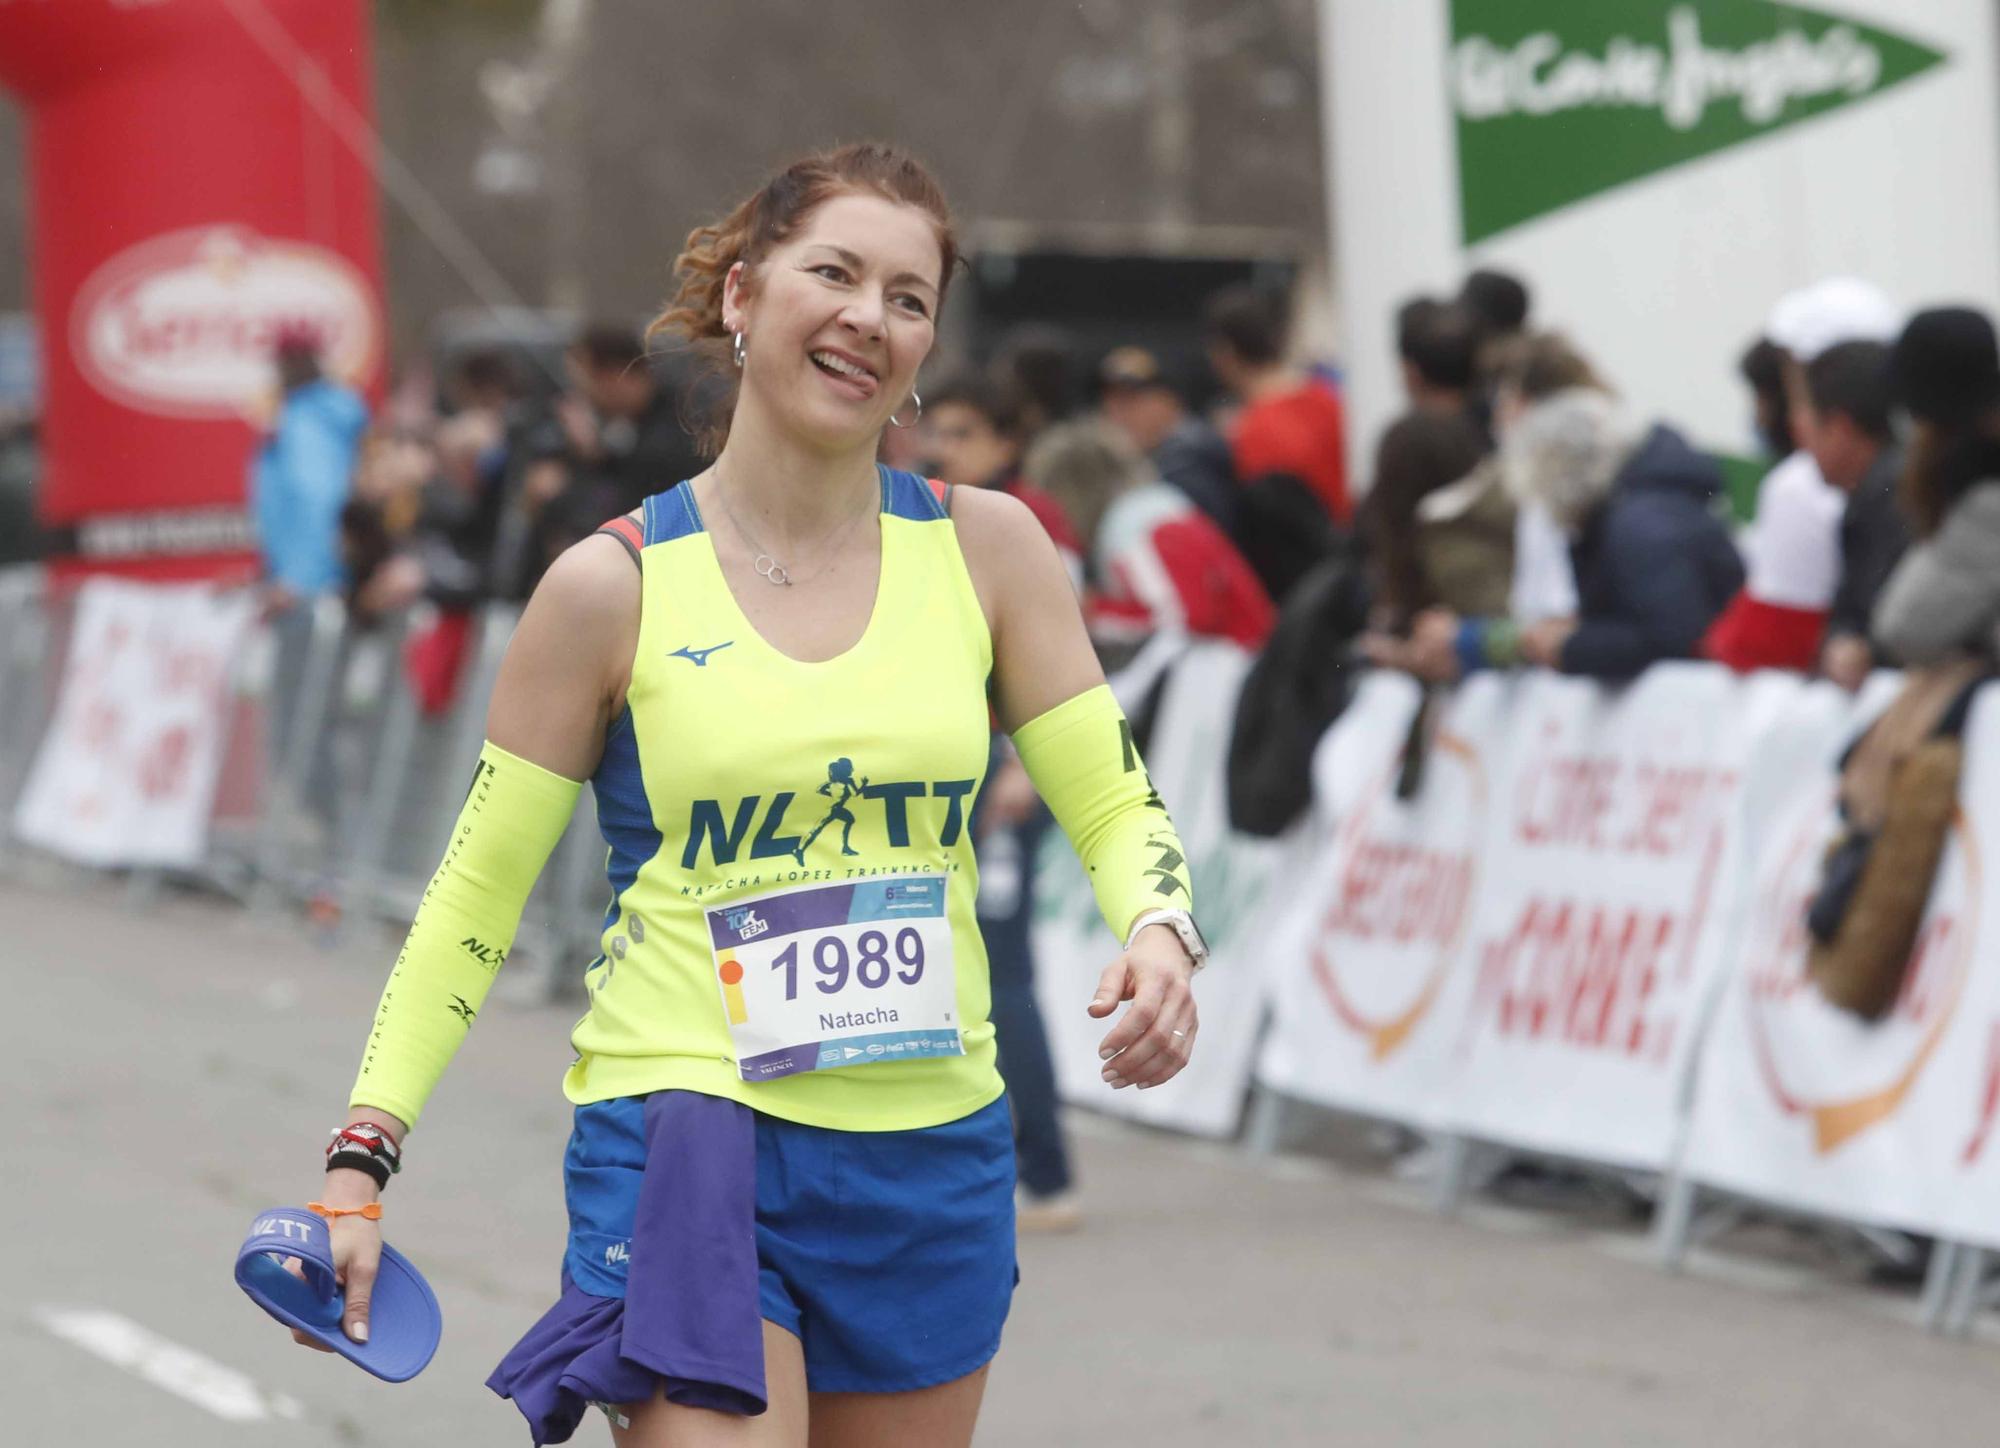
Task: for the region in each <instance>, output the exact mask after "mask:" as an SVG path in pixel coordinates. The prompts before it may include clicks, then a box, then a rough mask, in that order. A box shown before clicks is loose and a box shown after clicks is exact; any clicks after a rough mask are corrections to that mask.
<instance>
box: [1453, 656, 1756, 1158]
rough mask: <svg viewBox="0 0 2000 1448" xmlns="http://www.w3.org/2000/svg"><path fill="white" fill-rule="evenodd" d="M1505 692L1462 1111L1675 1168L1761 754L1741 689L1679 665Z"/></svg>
mask: <svg viewBox="0 0 2000 1448" xmlns="http://www.w3.org/2000/svg"><path fill="white" fill-rule="evenodd" d="M1513 687H1514V689H1515V690H1516V692H1515V694H1514V697H1513V698H1512V699H1510V700H1509V701H1507V704H1506V706H1505V708H1506V716H1507V719H1508V727H1509V732H1510V734H1511V737H1512V741H1513V744H1512V748H1511V749H1510V750H1509V751H1508V753H1509V758H1508V759H1507V761H1506V762H1505V764H1504V765H1502V766H1501V767H1499V768H1498V769H1497V770H1496V771H1495V774H1496V778H1495V788H1494V796H1495V802H1494V806H1493V808H1492V810H1491V811H1490V812H1489V814H1488V818H1487V826H1486V836H1485V848H1484V852H1483V853H1484V857H1485V869H1486V874H1485V876H1484V880H1483V883H1482V885H1481V888H1480V891H1479V902H1478V909H1477V914H1476V916H1475V920H1474V924H1473V927H1472V936H1471V941H1470V944H1469V946H1468V955H1469V958H1468V961H1467V968H1468V969H1469V970H1470V971H1471V972H1472V973H1473V976H1474V984H1473V989H1472V998H1471V1002H1470V1005H1469V1007H1468V1010H1467V1014H1466V1018H1465V1025H1464V1038H1463V1043H1462V1045H1461V1047H1460V1055H1459V1060H1458V1065H1457V1070H1456V1073H1455V1077H1456V1079H1455V1082H1454V1088H1453V1091H1452V1093H1451V1104H1450V1107H1449V1109H1448V1110H1447V1112H1446V1116H1445V1124H1446V1125H1447V1126H1449V1127H1451V1128H1453V1129H1455V1130H1458V1131H1462V1132H1465V1133H1467V1134H1469V1135H1472V1136H1476V1137H1481V1138H1485V1139H1489V1140H1494V1141H1500V1142H1508V1143H1512V1144H1515V1145H1519V1146H1524V1147H1530V1148H1534V1149H1539V1150H1544V1151H1550V1152H1557V1153H1561V1154H1564V1155H1571V1156H1578V1157H1583V1158H1587V1159H1590V1160H1595V1161H1604V1162H1611V1163H1616V1164H1619V1165H1623V1166H1630V1167H1641V1168H1645V1167H1651V1168H1658V1167H1663V1166H1665V1165H1666V1163H1667V1160H1668V1157H1669V1155H1670V1154H1671V1152H1672V1149H1673V1147H1674V1145H1675V1138H1676V1132H1675V1123H1676V1121H1677V1113H1678V1097H1679V1094H1680V1090H1681V1085H1682V1082H1683V1080H1684V1078H1685V1074H1686V1071H1687V1069H1688V1065H1689V1062H1690V1061H1691V1060H1692V1058H1693V1053H1694V1049H1695V1046H1696V1044H1697V1042H1698V1040H1699V1035H1700V1028H1701V1023H1702V1021H1701V1018H1702V1010H1703V1006H1704V1003H1705V999H1706V994H1707V988H1708V983H1709V976H1708V971H1707V969H1706V967H1708V966H1709V965H1710V964H1711V963H1712V962H1713V961H1714V960H1715V958H1716V957H1715V953H1714V952H1713V951H1710V950H1704V948H1703V946H1704V940H1705V936H1706V934H1707V932H1708V931H1709V930H1710V929H1711V928H1712V927H1713V917H1714V914H1715V910H1716V905H1717V899H1718V896H1719V894H1720V893H1721V885H1722V882H1723V881H1724V880H1725V879H1726V878H1727V874H1726V867H1727V865H1728V863H1729V859H1730V850H1729V843H1730V838H1729V837H1730V826H1731V824H1732V823H1733V821H1734V818H1735V804H1736V794H1737V791H1738V789H1739V788H1740V787H1741V783H1742V776H1743V766H1744V756H1745V750H1746V748H1747V745H1746V742H1745V739H1744V730H1743V728H1742V724H1743V716H1742V714H1741V712H1740V711H1739V709H1738V708H1737V707H1736V706H1737V705H1738V703H1739V692H1738V691H1739V689H1740V687H1741V686H1740V683H1739V681H1738V680H1736V679H1735V678H1734V677H1732V676H1731V675H1729V674H1728V673H1726V672H1725V671H1723V670H1721V669H1717V668H1713V667H1710V666H1706V665H1680V664H1666V665H1660V666H1657V667H1655V668H1653V669H1651V670H1649V671H1648V672H1647V673H1646V674H1645V675H1643V676H1642V677H1641V678H1640V679H1638V680H1637V681H1636V682H1634V683H1633V684H1631V685H1630V686H1628V687H1626V688H1624V689H1621V690H1607V689H1605V688H1603V687H1602V686H1600V685H1598V684H1595V683H1593V682H1591V681H1589V680H1584V679H1567V678H1560V677H1557V676H1554V675H1549V674H1535V675H1530V676H1526V677H1523V678H1520V679H1518V680H1516V681H1515V682H1514V685H1513Z"/></svg>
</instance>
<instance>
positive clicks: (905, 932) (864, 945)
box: [771, 925, 924, 1001]
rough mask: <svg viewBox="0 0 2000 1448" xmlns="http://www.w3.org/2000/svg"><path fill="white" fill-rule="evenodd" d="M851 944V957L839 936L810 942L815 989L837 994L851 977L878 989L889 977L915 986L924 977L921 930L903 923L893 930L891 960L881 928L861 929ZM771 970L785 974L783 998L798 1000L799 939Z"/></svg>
mask: <svg viewBox="0 0 2000 1448" xmlns="http://www.w3.org/2000/svg"><path fill="white" fill-rule="evenodd" d="M854 947H855V953H854V955H853V956H852V958H850V956H849V953H848V949H847V942H846V941H845V940H844V939H842V938H841V937H840V936H838V935H822V936H820V937H819V939H817V940H815V941H814V942H813V946H812V967H813V969H814V971H816V972H817V973H818V979H816V980H815V981H814V982H813V987H814V989H816V990H818V991H820V992H821V993H822V994H825V995H839V994H840V993H841V992H842V991H843V990H845V989H847V985H848V982H849V981H850V980H851V981H853V982H854V983H855V984H857V985H859V986H860V987H861V988H862V989H864V990H880V989H882V987H883V986H885V985H887V984H888V983H889V982H890V981H891V980H898V981H901V982H902V983H903V984H904V985H915V984H916V983H917V982H918V981H920V980H922V979H923V978H924V936H923V932H922V931H920V930H913V929H911V928H910V927H909V926H907V925H906V926H904V927H903V928H902V929H901V930H898V931H897V932H896V940H895V959H894V960H891V959H890V955H889V951H890V944H889V937H888V936H887V935H885V934H884V933H883V932H881V931H880V930H864V931H863V932H862V933H861V936H860V938H859V939H858V940H856V941H855V942H854ZM771 969H773V970H781V971H783V972H784V973H785V999H786V1000H788V1001H789V1000H797V999H798V995H799V942H798V941H796V940H794V941H792V942H791V943H789V944H788V945H786V946H785V948H784V949H783V950H781V951H779V952H778V958H777V959H776V960H774V961H772V962H771Z"/></svg>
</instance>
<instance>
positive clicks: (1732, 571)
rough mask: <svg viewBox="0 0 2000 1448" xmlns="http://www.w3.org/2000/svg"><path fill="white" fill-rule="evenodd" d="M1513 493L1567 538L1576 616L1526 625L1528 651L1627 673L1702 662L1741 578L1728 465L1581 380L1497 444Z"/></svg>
mask: <svg viewBox="0 0 2000 1448" xmlns="http://www.w3.org/2000/svg"><path fill="white" fill-rule="evenodd" d="M1501 471H1502V476H1503V477H1504V478H1506V480H1507V484H1508V488H1509V491H1511V492H1513V493H1514V495H1515V496H1516V497H1517V498H1519V499H1521V500H1523V501H1539V502H1541V503H1542V505H1543V506H1544V507H1546V508H1547V509H1548V510H1549V513H1550V515H1551V516H1552V517H1554V519H1555V520H1556V522H1557V524H1558V525H1559V526H1561V527H1562V528H1563V530H1564V531H1565V532H1566V533H1567V534H1568V535H1569V539H1570V562H1571V565H1572V566H1573V568H1574V570H1575V573H1576V591H1577V614H1576V617H1575V618H1574V619H1551V620H1547V621H1545V622H1542V623H1539V624H1533V625H1530V626H1529V627H1528V628H1526V629H1525V630H1523V631H1522V633H1521V636H1520V652H1521V657H1522V659H1523V660H1524V661H1525V662H1527V663H1531V664H1541V665H1543V666H1544V667H1547V668H1551V669H1558V670H1560V671H1562V672H1563V673H1566V674H1584V675H1588V676H1590V677H1593V678H1600V679H1626V678H1630V677H1632V676H1633V675H1634V674H1637V673H1639V672H1640V671H1641V670H1643V669H1644V668H1646V666H1647V665H1649V664H1654V663H1658V662H1659V661H1660V660H1662V659H1688V658H1694V657H1696V655H1697V652H1698V646H1699V644H1700V642H1701V638H1702V635H1703V634H1704V633H1706V632H1707V630H1708V626H1709V624H1710V623H1711V622H1713V621H1714V619H1715V617H1716V615H1717V614H1719V613H1720V612H1721V611H1722V610H1723V608H1724V607H1725V606H1727V604H1728V602H1729V600H1730V599H1731V598H1732V597H1733V596H1734V595H1735V593H1736V590H1737V589H1738V588H1740V587H1741V586H1742V584H1743V560H1742V557H1741V555H1739V554H1738V553H1737V551H1736V545H1735V543H1734V542H1732V541H1731V539H1730V537H1729V531H1728V529H1727V528H1726V527H1725V526H1724V525H1723V522H1722V520H1721V518H1720V516H1719V515H1718V514H1717V512H1716V503H1717V500H1718V499H1719V498H1720V497H1721V495H1722V487H1723V482H1722V472H1721V469H1720V468H1718V467H1717V466H1716V463H1715V460H1714V459H1713V458H1711V457H1709V456H1707V455H1706V454H1704V453H1699V452H1696V451H1695V450H1694V448H1692V447H1691V446H1689V445H1688V442H1687V440H1686V439H1685V438H1683V437H1682V436H1681V435H1680V434H1679V433H1678V432H1676V431H1674V429H1673V428H1671V427H1667V426H1665V425H1664V424H1660V423H1655V424H1653V425H1652V426H1651V427H1648V428H1644V429H1640V428H1637V427H1635V426H1634V425H1633V424H1632V422H1631V421H1630V419H1629V418H1628V417H1627V415H1626V414H1625V413H1624V412H1623V411H1622V410H1621V409H1620V408H1619V406H1618V403H1617V401H1616V400H1615V399H1614V398H1612V397H1611V396H1610V395H1609V394H1607V393H1604V392H1601V391H1598V390H1596V389H1593V388H1573V389H1570V390H1568V391H1564V392H1559V393H1557V394H1555V395H1554V396H1553V397H1550V398H1547V399H1546V400H1544V401H1542V402H1540V403H1537V404H1536V405H1535V406H1534V407H1533V408H1531V409H1530V410H1529V411H1528V412H1527V413H1525V414H1524V415H1523V416H1522V417H1520V418H1519V419H1518V420H1517V421H1516V422H1515V424H1514V425H1513V427H1512V428H1510V430H1509V433H1508V436H1507V439H1506V441H1505V443H1504V444H1503V446H1502V450H1501Z"/></svg>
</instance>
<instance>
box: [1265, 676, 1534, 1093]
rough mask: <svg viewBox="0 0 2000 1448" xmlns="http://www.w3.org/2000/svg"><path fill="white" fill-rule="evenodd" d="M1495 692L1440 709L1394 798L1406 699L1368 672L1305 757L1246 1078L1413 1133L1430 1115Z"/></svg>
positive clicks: (1482, 825)
mask: <svg viewBox="0 0 2000 1448" xmlns="http://www.w3.org/2000/svg"><path fill="white" fill-rule="evenodd" d="M1507 696H1508V688H1507V685H1506V684H1505V682H1504V681H1503V680H1501V679H1498V678H1494V677H1490V676H1489V677H1484V678H1476V679H1474V680H1473V681H1472V682H1471V683H1469V684H1467V685H1466V686H1464V687H1463V688H1462V689H1461V690H1459V691H1458V692H1457V694H1456V696H1440V697H1439V700H1438V707H1439V709H1440V710H1441V718H1440V720H1439V722H1438V725H1437V727H1436V729H1435V731H1434V732H1432V733H1431V736H1430V739H1429V742H1428V748H1427V752H1426V756H1425V763H1424V768H1423V774H1422V778H1421V781H1420V786H1419V788H1417V790H1416V791H1415V792H1414V794H1413V795H1412V797H1411V798H1409V799H1408V800H1404V799H1400V798H1398V794H1397V784H1398V780H1399V777H1400V775H1401V766H1402V762H1403V754H1404V744H1405V741H1406V740H1407V739H1408V737H1409V733H1410V725H1411V721H1412V719H1413V718H1414V716H1415V714H1416V711H1417V707H1418V704H1419V702H1420V697H1421V696H1420V694H1419V691H1418V688H1417V686H1416V685H1415V684H1414V683H1413V682H1412V681H1411V680H1410V679H1408V678H1407V677H1404V676H1402V675H1397V674H1386V673H1377V674H1371V675H1370V676H1368V677H1367V678H1366V679H1364V680H1363V681H1362V683H1361V686H1360V688H1359V689H1358V690H1357V691H1356V693H1355V697H1354V699H1353V701H1352V702H1351V703H1350V704H1349V705H1348V707H1347V709H1346V711H1345V712H1344V713H1343V714H1342V715H1341V717H1340V719H1339V721H1338V722H1337V723H1335V725H1334V726H1333V728H1332V729H1331V730H1329V731H1328V733H1327V736H1326V739H1325V740H1324V742H1323V743H1322V744H1321V746H1320V749H1319V752H1318V755H1317V757H1316V759H1315V769H1314V774H1315V791H1314V793H1315V809H1314V819H1313V828H1312V837H1311V843H1312V846H1313V848H1312V851H1311V853H1310V856H1309V858H1308V859H1306V860H1305V861H1304V862H1303V863H1302V865H1301V867H1300V868H1298V869H1296V870H1290V871H1288V872H1287V876H1288V882H1289V888H1288V889H1287V891H1286V895H1285V904H1284V913H1283V915H1282V917H1281V920H1280V922H1279V924H1278V925H1277V926H1276V927H1275V930H1274V934H1273V952H1272V953H1273V957H1274V960H1275V961H1276V962H1278V965H1277V968H1276V969H1274V970H1273V971H1272V972H1271V986H1270V990H1271V1022H1270V1029H1269V1030H1268V1032H1267V1033H1266V1035H1265V1040H1264V1047H1263V1051H1262V1053H1261V1055H1260V1056H1259V1058H1258V1065H1257V1079H1258V1080H1259V1081H1260V1082H1261V1083H1263V1084H1265V1085H1267V1086H1270V1087H1272V1088H1273V1089H1275V1090H1277V1091H1279V1092H1282V1093H1283V1094H1285V1095H1287V1096H1295V1097H1298V1098H1300V1099H1302V1100H1308V1101H1314V1102H1317V1103H1319V1104H1321V1105H1325V1106H1333V1107H1338V1108H1342V1109H1345V1110H1350V1111H1358V1112H1361V1113H1363V1114H1366V1115H1371V1116H1382V1117H1386V1118H1389V1119H1392V1120H1397V1121H1405V1122H1409V1123H1412V1124H1415V1125H1422V1126H1428V1125H1434V1124H1435V1123H1436V1122H1437V1120H1438V1119H1439V1117H1440V1114H1441V1112H1442V1111H1443V1109H1444V1105H1445V1098H1446V1092H1447V1091H1448V1089H1449V1087H1450V1085H1451V1079H1452V1072H1453V1069H1454V1066H1455V1059H1456V1052H1457V1051H1458V1049H1459V1047H1460V1045H1461V1043H1462V1038H1463V1031H1462V1026H1463V1022H1464V1019H1465V1013H1466V1008H1467V1002H1468V996H1469V988H1470V983H1471V976H1470V973H1469V972H1468V971H1467V970H1466V969H1465V968H1464V963H1465V958H1466V950H1465V947H1466V941H1467V938H1468V935H1469V932H1470V927H1471V924H1472V915H1473V909H1474V906H1475V904H1476V902H1477V900H1478V897H1479V890H1480V887H1481V883H1482V876H1483V874H1484V872H1485V864H1486V862H1485V860H1484V856H1483V854H1482V847H1483V844H1484V840H1485V829H1486V819H1487V816H1488V814H1489V812H1490V811H1491V809H1492V807H1493V804H1494V798H1493V785H1494V780H1493V767H1494V763H1495V759H1494V755H1495V752H1496V744H1497V743H1498V742H1499V741H1501V740H1502V739H1504V737H1505V735H1504V720H1502V719H1501V718H1500V717H1499V716H1498V710H1499V709H1500V708H1501V706H1502V705H1503V704H1504V702H1505V700H1506V698H1507Z"/></svg>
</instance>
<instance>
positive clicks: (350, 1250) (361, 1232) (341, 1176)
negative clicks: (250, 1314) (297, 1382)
mask: <svg viewBox="0 0 2000 1448" xmlns="http://www.w3.org/2000/svg"><path fill="white" fill-rule="evenodd" d="M380 1196H381V1193H380V1192H379V1191H378V1190H377V1189H376V1186H375V1179H374V1178H373V1177H371V1176H369V1175H368V1174H367V1173H366V1172H360V1171H355V1170H354V1169H353V1168H351V1167H336V1168H334V1169H333V1170H332V1171H330V1172H328V1173H327V1174H326V1184H325V1186H324V1187H323V1188H322V1195H321V1197H320V1200H321V1201H322V1202H324V1203H325V1204H326V1205H327V1206H329V1207H365V1206H367V1205H368V1204H369V1203H370V1202H373V1201H377V1200H379V1199H380ZM327 1225H328V1228H329V1231H328V1236H329V1237H330V1238H331V1239H332V1244H333V1272H334V1278H335V1280H336V1281H338V1282H339V1283H340V1285H341V1288H342V1289H343V1290H344V1291H345V1293H346V1301H345V1304H344V1305H343V1307H342V1309H341V1314H340V1326H341V1330H342V1331H344V1332H345V1333H346V1334H347V1337H348V1340H349V1341H350V1342H366V1341H368V1301H369V1298H370V1297H371V1296H373V1294H374V1291H375V1272H376V1269H377V1268H378V1267H379V1266H380V1265H381V1261H382V1224H381V1223H380V1222H371V1221H369V1220H368V1219H367V1218H366V1217H359V1216H356V1217H335V1218H334V1219H333V1220H332V1221H331V1222H329V1223H328V1224H327ZM285 1269H286V1270H287V1271H288V1272H291V1273H292V1274H293V1275H294V1276H298V1277H303V1276H305V1269H304V1268H303V1267H301V1266H300V1265H299V1261H298V1259H297V1258H296V1257H294V1258H292V1259H290V1260H289V1261H287V1262H286V1263H285ZM292 1341H294V1342H296V1343H298V1344H299V1345H300V1346H301V1347H309V1348H314V1349H316V1350H318V1351H320V1352H332V1351H333V1349H332V1348H330V1347H328V1346H326V1345H325V1344H324V1343H322V1342H319V1341H318V1340H316V1339H314V1338H311V1337H308V1336H307V1335H306V1334H304V1333H302V1332H300V1331H299V1330H298V1329H297V1328H293V1329H292Z"/></svg>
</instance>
